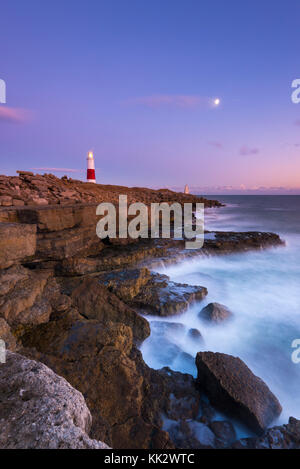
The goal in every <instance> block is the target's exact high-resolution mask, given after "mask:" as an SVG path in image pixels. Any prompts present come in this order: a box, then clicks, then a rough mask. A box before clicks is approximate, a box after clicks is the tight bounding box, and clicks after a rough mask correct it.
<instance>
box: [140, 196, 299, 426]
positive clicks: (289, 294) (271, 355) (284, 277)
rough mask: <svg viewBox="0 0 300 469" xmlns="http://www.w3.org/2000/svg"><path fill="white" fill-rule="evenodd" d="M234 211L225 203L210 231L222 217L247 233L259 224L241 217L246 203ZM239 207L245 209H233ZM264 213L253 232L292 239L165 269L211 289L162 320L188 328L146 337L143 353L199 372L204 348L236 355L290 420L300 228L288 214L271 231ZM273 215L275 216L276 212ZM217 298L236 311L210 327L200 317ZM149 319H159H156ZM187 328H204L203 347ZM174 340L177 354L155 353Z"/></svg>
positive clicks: (151, 360) (295, 406) (295, 390)
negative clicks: (198, 300) (196, 361)
mask: <svg viewBox="0 0 300 469" xmlns="http://www.w3.org/2000/svg"><path fill="white" fill-rule="evenodd" d="M299 202H300V199H299ZM277 203H278V202H277ZM294 208H295V207H292V208H291V212H292V211H293V210H294ZM230 210H231V209H230ZM233 210H234V212H233V213H229V214H228V215H227V214H226V208H222V209H220V212H219V215H218V216H216V217H215V218H213V217H212V219H210V221H209V226H207V225H206V229H210V230H215V229H219V230H220V229H223V225H224V220H223V214H224V216H225V218H227V219H225V225H226V224H227V225H228V226H229V225H230V223H229V222H228V221H229V220H230V219H231V228H230V229H233V230H235V231H237V230H239V229H240V227H241V225H242V226H243V228H245V230H246V229H249V228H251V227H252V226H253V225H254V226H255V223H254V222H253V218H252V217H250V219H249V220H247V218H246V217H244V212H243V210H242V208H241V209H239V208H238V209H233ZM238 210H240V212H239V213H236V211H238ZM263 211H264V208H262V210H261V212H259V210H258V217H257V226H256V229H257V230H259V231H260V230H265V231H277V232H281V233H283V236H284V238H285V239H286V240H287V245H286V246H285V247H280V248H274V249H269V250H265V251H257V252H248V253H242V254H232V255H227V256H220V257H215V256H213V257H204V256H203V257H201V258H193V259H189V260H186V261H183V262H182V263H180V264H178V265H175V266H174V265H173V266H169V267H163V266H162V267H161V269H160V272H162V273H165V274H167V275H169V276H170V277H171V280H174V281H176V282H183V283H189V284H194V285H203V286H205V287H207V288H208V292H209V293H208V296H207V297H206V298H205V300H204V301H202V302H201V303H197V304H194V305H192V306H191V307H190V308H189V310H188V311H186V312H185V313H183V314H181V315H179V316H173V317H169V318H167V319H166V318H164V319H163V320H164V321H166V320H167V321H170V322H179V323H182V324H184V326H185V330H184V331H185V332H184V333H181V334H178V333H175V332H174V333H172V332H170V333H169V335H168V338H167V340H166V338H165V337H162V336H161V337H158V335H157V333H155V332H153V333H152V334H151V336H150V338H149V339H147V340H146V341H145V342H144V344H143V346H142V352H143V356H144V359H145V361H146V362H147V363H148V364H149V365H150V366H152V367H154V368H160V367H162V366H165V365H168V366H170V367H171V368H173V369H176V370H179V371H182V372H189V373H193V374H194V376H195V375H196V368H195V366H194V364H193V358H194V357H195V355H196V353H197V352H198V351H200V350H211V351H214V352H217V351H218V352H223V353H228V354H231V355H234V356H239V357H240V358H241V359H242V360H244V361H245V362H246V364H247V365H248V366H249V367H250V368H251V370H252V371H253V372H254V373H255V374H256V375H257V376H259V377H261V378H262V379H263V380H264V381H265V382H266V383H267V384H268V385H269V387H270V389H271V390H272V391H273V392H274V394H275V395H276V396H277V397H278V399H279V400H280V402H281V404H282V406H283V412H282V415H281V417H280V418H279V420H278V423H286V422H287V420H288V417H289V416H294V417H296V418H300V393H299V384H300V364H298V365H297V364H294V363H293V362H292V360H291V354H292V351H293V349H292V348H291V343H292V341H293V340H294V339H295V338H300V288H299V278H300V234H299V233H298V232H295V227H297V226H298V228H299V231H300V226H299V225H298V224H297V220H295V219H294V218H293V217H292V218H291V219H289V217H288V216H287V214H286V212H285V224H282V223H281V219H278V221H277V225H278V226H277V228H278V230H274V225H276V220H275V219H274V218H271V219H270V220H265V218H264V217H265V211H264V214H263V215H262V212H263ZM246 212H247V211H246ZM259 213H261V215H262V218H260V217H259ZM270 213H271V215H270V216H272V217H276V216H277V217H278V214H276V211H270ZM233 220H234V221H233ZM288 220H289V222H288ZM221 226H222V228H221ZM254 229H255V228H254ZM215 301H217V302H220V303H223V304H225V305H226V306H227V307H228V308H230V309H231V310H232V312H233V314H234V317H233V320H230V321H228V322H227V323H223V324H222V325H214V326H212V325H209V324H207V323H205V322H203V320H201V319H200V318H199V317H198V313H199V311H200V310H201V309H202V307H204V306H205V305H206V304H208V303H210V302H215ZM148 319H151V320H152V319H153V320H154V319H155V320H156V321H157V317H155V318H154V317H152V318H149V317H148ZM189 328H198V329H199V330H200V331H201V334H202V335H203V337H204V344H203V345H201V346H199V345H197V344H196V343H195V342H193V341H192V340H191V339H190V338H189V337H188V335H187V334H188V330H189ZM172 343H173V344H174V345H175V346H177V347H179V349H181V350H182V351H183V352H185V353H184V354H179V353H178V349H176V351H175V353H174V354H172V351H171V352H170V353H157V350H161V351H165V352H167V349H168V348H169V351H170V344H172ZM158 344H159V347H158ZM154 349H155V353H154ZM189 356H190V357H189ZM191 357H193V358H191Z"/></svg>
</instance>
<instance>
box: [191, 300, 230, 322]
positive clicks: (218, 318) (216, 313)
mask: <svg viewBox="0 0 300 469" xmlns="http://www.w3.org/2000/svg"><path fill="white" fill-rule="evenodd" d="M231 316H232V312H231V311H230V310H229V309H228V308H227V307H226V306H224V305H222V304H220V303H209V304H208V305H207V306H205V308H203V309H202V310H201V311H200V313H199V317H200V318H202V319H205V320H206V321H210V322H214V323H220V322H223V321H225V320H227V319H229V318H230V317H231Z"/></svg>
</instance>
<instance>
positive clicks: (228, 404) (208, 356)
mask: <svg viewBox="0 0 300 469" xmlns="http://www.w3.org/2000/svg"><path fill="white" fill-rule="evenodd" d="M196 365H197V369H198V377H197V380H198V383H199V384H200V386H201V387H202V388H203V389H204V391H205V392H206V393H207V395H208V397H209V399H210V401H211V403H212V404H213V405H215V406H216V407H218V408H219V409H220V410H223V411H224V412H226V413H229V414H232V415H233V416H235V417H237V418H239V419H240V420H241V421H242V422H243V423H244V424H246V425H248V426H249V427H250V428H251V429H252V430H253V431H255V432H257V433H258V434H261V433H263V432H264V430H265V429H266V428H267V427H268V426H269V425H270V423H271V422H272V421H273V420H275V419H276V418H277V417H278V416H279V415H280V413H281V411H282V408H281V405H280V403H279V402H278V400H277V398H276V397H275V396H274V394H272V392H271V391H270V389H269V388H268V386H267V385H266V384H265V383H264V382H263V381H262V380H261V379H260V378H258V377H257V376H255V375H254V374H253V373H252V371H251V370H250V369H249V368H248V367H247V365H245V363H244V362H243V361H242V360H240V359H239V358H237V357H232V356H231V355H226V354H223V353H213V352H199V353H198V354H197V357H196Z"/></svg>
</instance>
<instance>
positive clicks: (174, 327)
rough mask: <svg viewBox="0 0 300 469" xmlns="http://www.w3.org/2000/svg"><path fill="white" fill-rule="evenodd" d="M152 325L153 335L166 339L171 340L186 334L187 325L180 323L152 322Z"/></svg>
mask: <svg viewBox="0 0 300 469" xmlns="http://www.w3.org/2000/svg"><path fill="white" fill-rule="evenodd" d="M150 325H151V330H152V332H153V333H155V334H156V335H160V336H164V337H169V338H171V337H174V335H175V336H180V335H182V334H184V333H185V325H184V324H181V323H180V322H167V321H151V322H150Z"/></svg>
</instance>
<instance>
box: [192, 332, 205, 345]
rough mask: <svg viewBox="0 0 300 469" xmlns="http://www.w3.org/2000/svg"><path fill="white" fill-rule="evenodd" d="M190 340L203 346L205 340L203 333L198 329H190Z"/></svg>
mask: <svg viewBox="0 0 300 469" xmlns="http://www.w3.org/2000/svg"><path fill="white" fill-rule="evenodd" d="M188 338H189V339H191V340H192V341H193V342H194V343H195V344H199V345H200V344H203V342H204V340H203V337H202V334H201V332H200V331H199V330H198V329H194V328H193V329H190V330H189V331H188Z"/></svg>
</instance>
